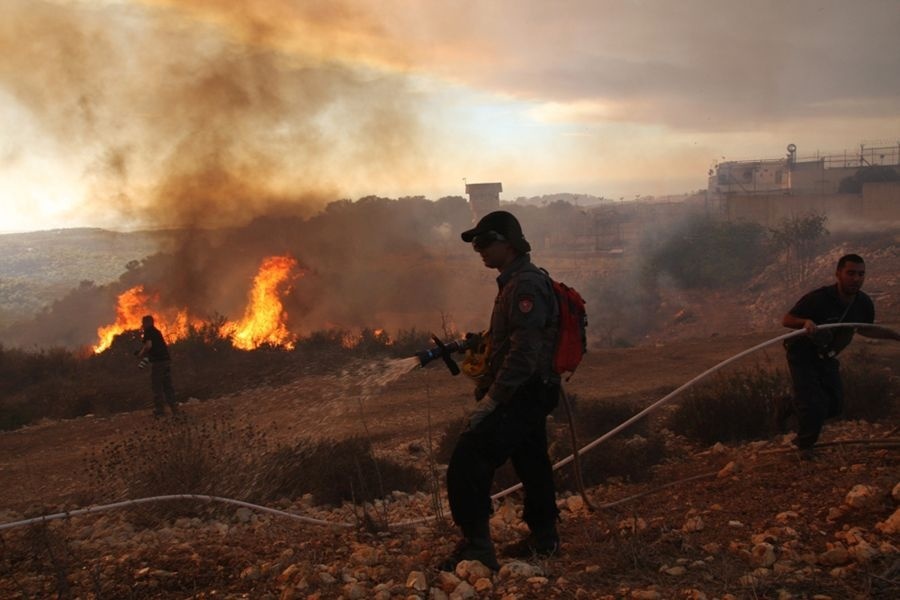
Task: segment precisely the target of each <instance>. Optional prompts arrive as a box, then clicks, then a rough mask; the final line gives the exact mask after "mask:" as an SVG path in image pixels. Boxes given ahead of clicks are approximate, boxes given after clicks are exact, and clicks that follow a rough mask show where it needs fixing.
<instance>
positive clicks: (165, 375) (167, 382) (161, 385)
mask: <svg viewBox="0 0 900 600" xmlns="http://www.w3.org/2000/svg"><path fill="white" fill-rule="evenodd" d="M141 329H142V330H143V332H144V337H143V342H144V344H143V346H141V349H140V350H138V351H137V352H136V353H135V356H137V357H138V358H139V359H141V363H140V366H141V367H142V368H143V366H144V365H146V363H147V361H149V362H150V384H151V387H152V389H153V414H154V415H155V416H156V417H161V416H163V415H165V406H164V404H163V403H164V402H165V404H168V405H169V408H170V409H172V414H173V415H174V414H177V413H178V408H177V406H176V402H175V388H174V387H173V386H172V359H171V357H170V356H169V347H168V346H167V345H166V340H165V339H164V338H163V335H162V332H160V330H159V329H157V328H156V327H154V326H153V317H152V316H150V315H146V316H145V317H143V318H142V319H141Z"/></svg>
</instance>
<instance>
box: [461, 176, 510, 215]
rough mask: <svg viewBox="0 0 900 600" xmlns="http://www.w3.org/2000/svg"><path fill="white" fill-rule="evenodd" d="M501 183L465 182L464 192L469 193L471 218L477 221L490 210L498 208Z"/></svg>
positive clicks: (501, 188)
mask: <svg viewBox="0 0 900 600" xmlns="http://www.w3.org/2000/svg"><path fill="white" fill-rule="evenodd" d="M502 191H503V184H502V183H500V182H497V183H467V184H466V194H468V195H469V208H471V209H472V218H473V219H474V220H475V221H477V220H478V219H480V218H481V217H483V216H484V215H486V214H488V213H489V212H491V211H494V210H499V209H500V192H502Z"/></svg>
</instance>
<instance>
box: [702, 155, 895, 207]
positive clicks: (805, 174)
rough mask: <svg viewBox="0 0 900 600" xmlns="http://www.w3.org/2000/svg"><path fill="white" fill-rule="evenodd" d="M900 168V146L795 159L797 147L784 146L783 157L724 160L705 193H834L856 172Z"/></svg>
mask: <svg viewBox="0 0 900 600" xmlns="http://www.w3.org/2000/svg"><path fill="white" fill-rule="evenodd" d="M897 165H900V144H898V145H896V146H883V147H880V148H866V147H865V146H863V145H861V146H860V147H859V152H858V153H850V154H848V153H847V152H846V151H845V152H844V153H842V154H826V155H819V153H816V155H815V156H808V157H803V158H798V157H797V147H796V146H795V145H794V144H788V147H787V155H786V156H785V157H784V158H776V159H761V160H741V161H726V162H721V163H718V164H717V165H716V166H715V168H714V169H710V171H709V183H708V185H707V190H708V192H709V195H710V197H711V198H714V199H720V198H722V197H726V196H729V195H750V194H775V193H783V194H787V195H797V194H837V193H841V192H842V190H841V183H842V182H843V181H845V180H847V179H848V178H853V177H854V176H856V174H857V172H858V171H859V170H860V169H865V168H866V167H874V166H887V167H890V166H897Z"/></svg>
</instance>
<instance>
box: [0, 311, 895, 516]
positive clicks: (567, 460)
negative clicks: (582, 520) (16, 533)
mask: <svg viewBox="0 0 900 600" xmlns="http://www.w3.org/2000/svg"><path fill="white" fill-rule="evenodd" d="M836 327H854V328H860V329H875V330H880V331H885V332H889V333H892V334H895V335H896V332H895V331H894V330H892V329H890V328H889V327H884V326H881V325H873V324H871V323H830V324H825V325H819V326H818V328H819V329H830V328H836ZM805 333H806V332H805V330H803V329H798V330H795V331H791V332H789V333H785V334H783V335H780V336H778V337H774V338H772V339H770V340H766V341H765V342H762V343H759V344H757V345H755V346H753V347H751V348H748V349H746V350H744V351H742V352H739V353H738V354H735V355H734V356H732V357H730V358H727V359H726V360H723V361H722V362H720V363H718V364H717V365H715V366H713V367H711V368H709V369H707V370H706V371H703V372H702V373H700V374H699V375H697V376H696V377H694V378H692V379H690V380H689V381H687V382H686V383H684V384H682V385H681V386H679V387H678V388H676V389H675V390H673V391H671V392H669V393H668V394H666V395H665V396H663V397H662V398H660V399H659V400H657V401H656V402H654V403H653V404H651V405H650V406H648V407H647V408H645V409H644V410H642V411H640V412H639V413H637V414H635V415H634V416H632V417H631V418H629V419H627V420H626V421H624V422H622V423H621V424H619V425H618V426H616V427H614V428H613V429H610V430H609V431H608V432H606V433H604V434H603V435H601V436H600V437H598V438H597V439H595V440H594V441H592V442H590V443H588V444H586V445H585V446H583V447H582V448H581V449H579V450H578V451H577V454H578V455H582V454H585V453H587V452H589V451H591V450H593V449H594V448H596V447H597V446H598V445H600V444H601V443H603V442H604V441H606V440H608V439H609V438H611V437H612V436H614V435H616V434H617V433H619V432H620V431H622V430H623V429H625V428H627V427H629V426H630V425H632V424H633V423H635V422H637V421H638V420H640V419H642V418H644V417H645V416H647V415H648V414H650V413H652V412H654V411H655V410H657V409H658V408H659V407H661V406H662V405H664V404H666V403H667V402H669V401H670V400H672V399H673V398H675V397H676V396H678V395H679V394H681V393H682V392H684V391H685V390H687V389H688V388H690V387H692V386H693V385H695V384H697V383H698V382H700V381H701V380H703V379H705V378H706V377H709V376H710V375H712V374H713V373H715V372H716V371H718V370H720V369H722V368H723V367H725V366H727V365H729V364H731V363H733V362H735V361H737V360H739V359H741V358H743V357H744V356H747V355H748V354H752V353H753V352H756V351H757V350H761V349H762V348H765V347H767V346H771V345H773V344H777V343H778V342H783V341H784V340H787V339H789V338H792V337H796V336H800V335H804V334H805ZM451 344H453V343H451ZM451 344H442V345H439V346H437V347H436V348H435V349H433V350H434V352H433V354H434V355H433V356H432V357H431V359H432V360H433V359H436V358H442V359H444V356H445V355H444V352H447V351H448V350H449V349H450V346H451ZM441 346H443V348H442V349H441ZM456 346H457V347H455V348H453V351H459V350H460V346H462V348H463V349H465V345H464V344H456ZM438 349H440V350H438ZM447 353H449V352H447ZM420 354H421V353H420ZM420 360H421V358H420ZM445 362H446V361H445ZM448 368H449V365H448ZM451 372H452V369H451ZM575 454H576V453H573V454H570V455H569V456H567V457H565V458H563V459H562V460H560V461H558V462H556V463H555V464H554V465H553V470H554V471H555V470H557V469H559V468H561V467H563V466H565V465H567V464H569V463H570V462H572V461H573V460H575ZM521 488H522V484H521V483H519V484H516V485H514V486H511V487H509V488H507V489H505V490H503V491H500V492H497V493H496V494H494V495H493V496H491V499H492V500H499V499H501V498H504V497H506V496H508V495H510V494H512V493H514V492H517V491H518V490H520V489H521ZM167 500H203V501H209V502H223V503H226V504H234V505H238V506H243V507H246V508H251V509H254V510H258V511H260V512H266V513H269V514H274V515H277V516H283V517H288V518H291V519H295V520H299V521H302V522H304V523H309V524H313V525H324V526H331V527H340V528H352V527H355V524H354V523H346V522H336V521H327V520H324V519H316V518H313V517H307V516H304V515H298V514H296V513H290V512H287V511H282V510H277V509H273V508H269V507H265V506H260V505H257V504H252V503H250V502H244V501H242V500H235V499H231V498H223V497H220V496H207V495H200V494H169V495H164V496H151V497H147V498H138V499H132V500H123V501H121V502H115V503H112V504H105V505H99V506H91V507H86V508H81V509H76V510H71V511H65V512H59V513H54V514H49V515H41V516H39V517H33V518H30V519H24V520H20V521H12V522H9V523H0V531H3V530H6V529H13V528H16V527H23V526H26V525H33V524H35V523H43V522H47V521H52V520H56V519H65V518H69V517H73V516H78V515H85V514H96V513H99V512H103V511H107V510H113V509H117V508H125V507H128V506H135V505H140V504H146V503H149V502H157V501H167ZM432 519H434V517H424V518H422V519H416V520H412V521H404V522H401V523H392V524H390V526H392V527H406V526H411V525H416V524H420V523H424V522H427V521H430V520H432Z"/></svg>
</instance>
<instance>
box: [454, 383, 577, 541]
mask: <svg viewBox="0 0 900 600" xmlns="http://www.w3.org/2000/svg"><path fill="white" fill-rule="evenodd" d="M558 397H559V386H558V385H555V384H544V383H543V382H541V381H536V382H532V383H528V384H526V385H523V386H522V387H521V388H519V390H518V391H517V392H516V393H515V394H514V395H513V397H512V398H511V399H510V401H509V402H507V403H505V404H502V405H501V406H499V407H498V408H497V410H495V411H494V412H493V413H491V414H490V415H488V416H487V417H486V418H485V419H484V420H483V421H481V422H480V423H479V424H478V425H477V426H476V427H475V428H474V429H467V430H466V431H464V432H463V433H462V435H461V436H460V438H459V441H458V442H457V444H456V448H455V449H454V451H453V455H452V457H451V458H450V464H449V465H448V468H447V496H448V499H449V501H450V512H451V514H452V515H453V521H454V522H455V523H456V524H457V525H459V526H460V527H461V528H463V530H466V528H467V527H470V526H471V525H472V524H475V523H478V522H484V521H486V520H487V519H488V518H490V515H491V512H492V511H493V508H492V506H491V485H492V484H493V480H494V471H496V469H497V468H499V467H500V466H502V465H503V463H505V462H506V461H507V460H511V461H512V465H513V468H514V469H515V471H516V475H517V476H518V477H519V479H520V480H521V481H522V484H523V486H524V489H525V509H524V514H523V519H524V521H525V522H526V523H527V524H528V526H529V528H530V529H531V530H532V531H535V530H537V529H541V528H543V527H547V526H550V525H555V523H556V520H557V517H558V515H559V510H558V509H557V508H556V489H555V487H554V483H553V467H552V465H551V463H550V457H549V456H548V454H547V415H548V414H549V413H550V412H551V411H552V410H553V408H554V407H555V406H556V402H557V399H558Z"/></svg>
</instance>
